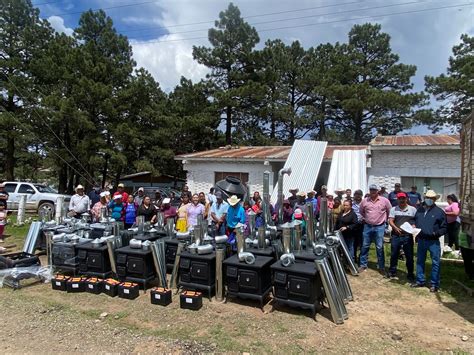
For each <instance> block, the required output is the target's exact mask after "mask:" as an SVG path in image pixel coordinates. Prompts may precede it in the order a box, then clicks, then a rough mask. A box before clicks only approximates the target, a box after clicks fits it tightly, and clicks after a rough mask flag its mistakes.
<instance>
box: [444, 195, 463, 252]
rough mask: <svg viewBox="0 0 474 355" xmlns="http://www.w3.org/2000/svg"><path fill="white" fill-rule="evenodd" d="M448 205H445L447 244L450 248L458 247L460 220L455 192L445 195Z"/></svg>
mask: <svg viewBox="0 0 474 355" xmlns="http://www.w3.org/2000/svg"><path fill="white" fill-rule="evenodd" d="M446 199H447V200H448V205H447V206H446V207H445V209H444V212H445V213H446V222H448V245H449V247H450V248H452V247H453V244H454V247H455V249H456V250H458V249H459V227H460V226H461V220H460V219H459V201H458V198H457V197H456V195H455V194H451V195H448V196H446Z"/></svg>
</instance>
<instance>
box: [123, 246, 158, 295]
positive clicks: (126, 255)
mask: <svg viewBox="0 0 474 355" xmlns="http://www.w3.org/2000/svg"><path fill="white" fill-rule="evenodd" d="M115 263H116V267H117V276H118V278H119V280H120V281H127V282H136V283H139V284H141V285H143V288H144V289H146V288H147V285H148V283H150V282H151V281H153V280H154V279H155V277H156V272H155V265H154V263H153V254H152V252H151V250H143V249H134V248H130V246H126V247H122V248H119V249H116V250H115Z"/></svg>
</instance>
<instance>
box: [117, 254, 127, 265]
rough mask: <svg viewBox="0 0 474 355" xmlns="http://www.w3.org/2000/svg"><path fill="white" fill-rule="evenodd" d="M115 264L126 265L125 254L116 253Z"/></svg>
mask: <svg viewBox="0 0 474 355" xmlns="http://www.w3.org/2000/svg"><path fill="white" fill-rule="evenodd" d="M116 263H117V265H127V254H121V253H119V254H117V261H116Z"/></svg>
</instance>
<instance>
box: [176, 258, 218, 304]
mask: <svg viewBox="0 0 474 355" xmlns="http://www.w3.org/2000/svg"><path fill="white" fill-rule="evenodd" d="M179 286H180V287H183V288H185V289H186V290H194V291H207V292H208V296H209V298H210V297H211V295H212V292H213V291H214V289H215V286H216V252H214V251H213V252H212V253H210V254H204V255H199V254H192V253H190V252H188V251H183V252H182V253H181V257H180V259H179Z"/></svg>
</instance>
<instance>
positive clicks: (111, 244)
mask: <svg viewBox="0 0 474 355" xmlns="http://www.w3.org/2000/svg"><path fill="white" fill-rule="evenodd" d="M107 251H108V252H109V259H110V268H111V269H112V271H113V272H114V274H115V275H117V266H116V264H115V248H114V241H113V240H112V238H109V239H107Z"/></svg>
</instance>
